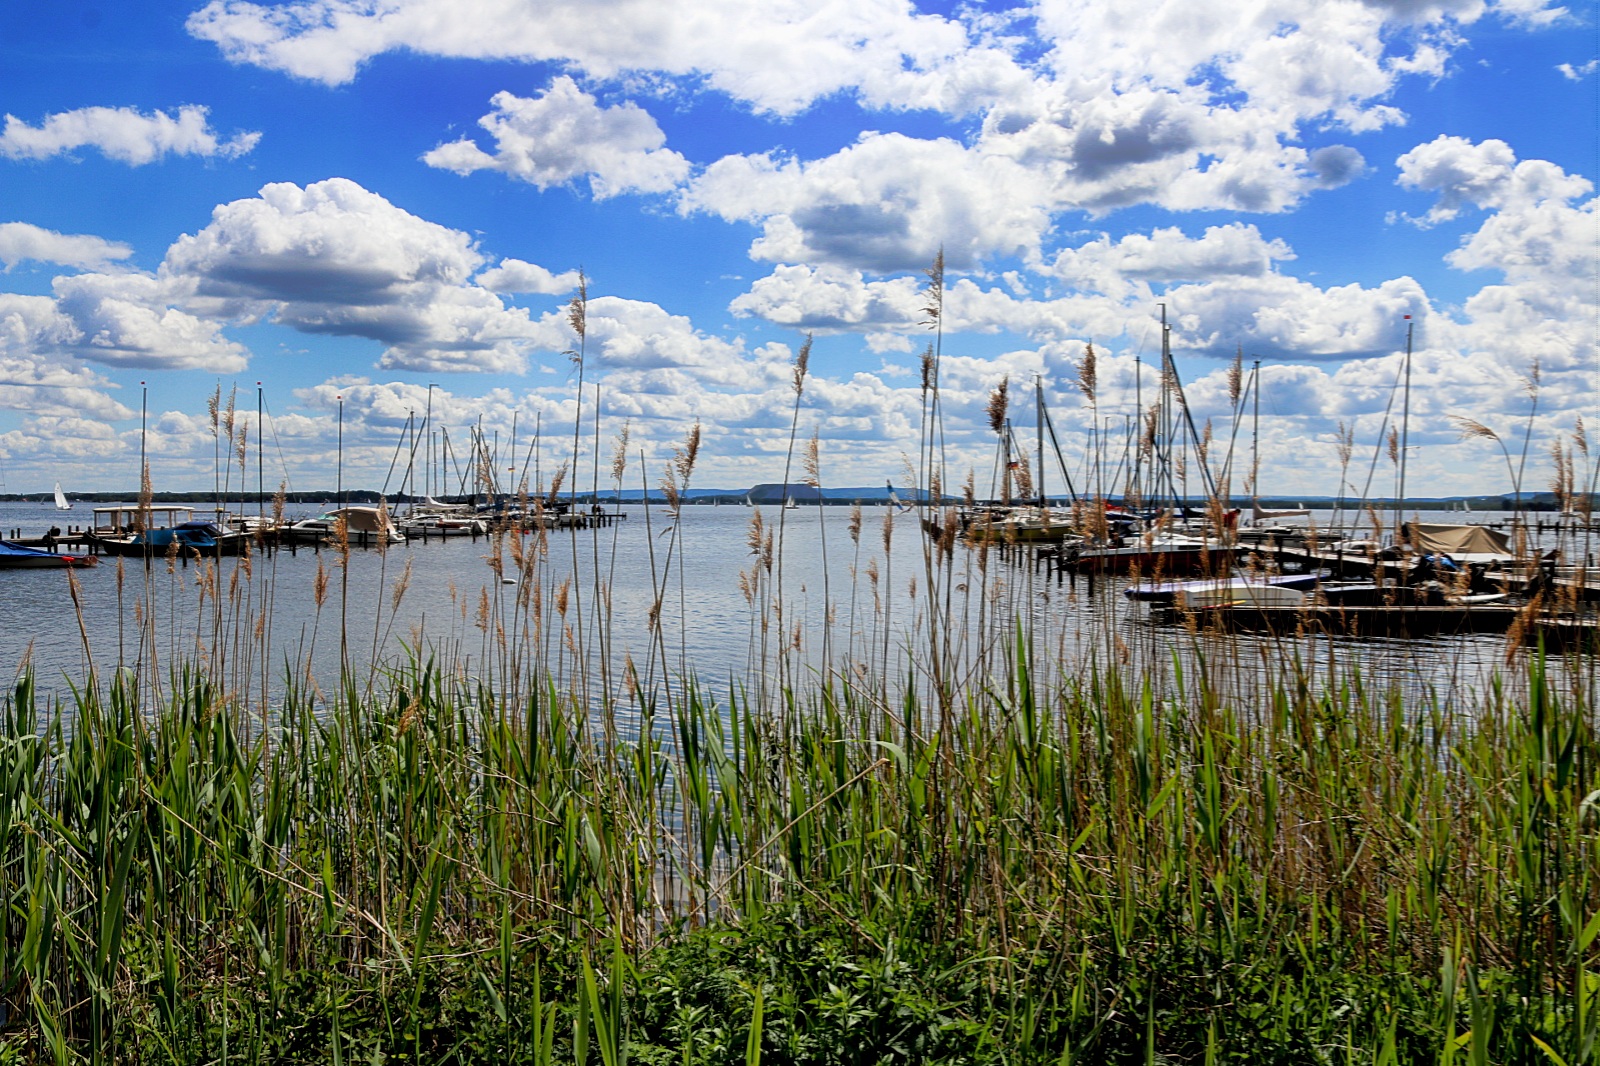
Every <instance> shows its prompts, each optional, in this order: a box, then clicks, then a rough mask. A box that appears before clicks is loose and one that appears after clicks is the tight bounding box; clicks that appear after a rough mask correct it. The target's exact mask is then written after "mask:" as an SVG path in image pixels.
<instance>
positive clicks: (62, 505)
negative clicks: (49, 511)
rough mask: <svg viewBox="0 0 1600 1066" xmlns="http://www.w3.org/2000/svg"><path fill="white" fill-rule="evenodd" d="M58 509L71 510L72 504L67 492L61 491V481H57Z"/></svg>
mask: <svg viewBox="0 0 1600 1066" xmlns="http://www.w3.org/2000/svg"><path fill="white" fill-rule="evenodd" d="M56 510H58V511H70V510H72V504H70V503H68V502H67V494H66V493H64V492H62V491H61V482H59V481H58V482H56Z"/></svg>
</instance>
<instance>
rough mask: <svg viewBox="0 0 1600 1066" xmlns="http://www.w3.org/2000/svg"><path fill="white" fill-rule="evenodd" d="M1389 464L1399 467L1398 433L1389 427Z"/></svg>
mask: <svg viewBox="0 0 1600 1066" xmlns="http://www.w3.org/2000/svg"><path fill="white" fill-rule="evenodd" d="M1389 462H1390V463H1392V464H1393V465H1395V466H1399V465H1400V431H1399V430H1398V429H1396V428H1395V427H1393V426H1390V427H1389Z"/></svg>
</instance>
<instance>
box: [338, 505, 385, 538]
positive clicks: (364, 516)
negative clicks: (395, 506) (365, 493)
mask: <svg viewBox="0 0 1600 1066" xmlns="http://www.w3.org/2000/svg"><path fill="white" fill-rule="evenodd" d="M341 514H342V515H344V522H345V527H346V528H347V529H349V530H350V532H352V533H382V532H384V531H386V530H387V529H388V528H389V512H388V510H387V509H385V508H379V507H345V508H341V509H340V510H337V511H330V512H329V513H328V517H329V518H337V517H339V515H341Z"/></svg>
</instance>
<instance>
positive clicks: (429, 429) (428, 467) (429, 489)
mask: <svg viewBox="0 0 1600 1066" xmlns="http://www.w3.org/2000/svg"><path fill="white" fill-rule="evenodd" d="M438 387H439V386H438V385H436V384H434V383H433V382H431V381H430V382H428V406H427V409H426V410H425V411H424V413H423V415H422V431H423V433H425V434H427V436H426V437H425V438H424V441H425V443H424V445H423V450H422V464H423V466H422V494H423V495H424V496H428V497H431V496H432V495H433V390H434V389H436V388H438Z"/></svg>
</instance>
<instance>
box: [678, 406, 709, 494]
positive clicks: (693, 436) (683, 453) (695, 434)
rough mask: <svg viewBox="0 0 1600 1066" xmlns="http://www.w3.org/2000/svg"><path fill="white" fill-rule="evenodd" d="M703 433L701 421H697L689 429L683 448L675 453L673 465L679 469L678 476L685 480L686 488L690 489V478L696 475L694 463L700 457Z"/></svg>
mask: <svg viewBox="0 0 1600 1066" xmlns="http://www.w3.org/2000/svg"><path fill="white" fill-rule="evenodd" d="M702 433H703V430H702V427H701V425H700V420H699V419H695V423H694V425H692V426H690V427H689V433H688V435H687V436H685V437H684V438H683V447H682V448H680V449H678V450H677V451H676V452H674V453H673V457H672V462H673V465H674V466H676V467H677V468H678V475H679V476H680V477H682V478H683V483H684V486H685V487H688V484H689V476H690V475H691V474H693V473H694V462H695V460H696V459H697V458H699V456H700V438H701V435H702Z"/></svg>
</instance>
